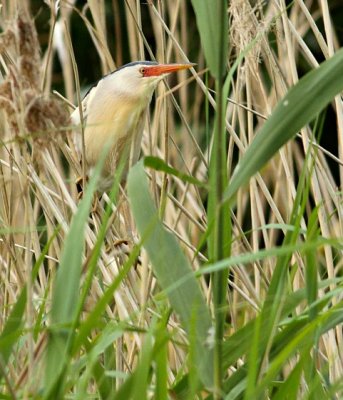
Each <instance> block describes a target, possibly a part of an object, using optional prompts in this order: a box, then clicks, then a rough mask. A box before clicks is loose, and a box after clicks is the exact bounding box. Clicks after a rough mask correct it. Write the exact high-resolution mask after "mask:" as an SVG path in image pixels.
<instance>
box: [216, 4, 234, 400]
mask: <svg viewBox="0 0 343 400" xmlns="http://www.w3.org/2000/svg"><path fill="white" fill-rule="evenodd" d="M218 7H219V9H218V13H219V16H220V17H221V18H220V19H219V20H220V24H221V25H220V38H222V41H221V43H220V51H219V60H218V72H217V79H216V105H217V109H216V126H215V138H214V144H213V145H214V148H213V150H214V152H215V157H214V160H215V165H214V171H215V179H214V184H215V202H214V211H215V212H214V216H215V220H214V249H213V250H214V258H215V260H216V261H218V260H222V259H223V258H225V257H227V256H228V255H229V252H230V214H229V210H228V206H227V205H223V204H222V198H223V192H224V188H225V186H226V184H227V151H226V147H227V146H226V130H225V109H226V100H225V98H224V96H223V86H224V76H225V61H226V60H225V59H224V58H225V54H226V49H224V46H225V44H226V41H225V40H224V37H225V36H224V35H227V34H228V32H225V27H226V26H227V25H226V24H225V20H224V19H225V18H227V9H226V8H227V2H226V1H225V0H222V1H220V2H219V5H218ZM212 279H213V280H212V282H213V300H214V310H215V348H214V384H215V393H214V398H215V399H217V400H219V399H221V398H222V381H223V360H222V358H223V355H222V344H223V336H224V326H225V315H226V307H225V305H226V291H227V281H228V271H227V270H222V271H217V272H214V273H213V276H212Z"/></svg>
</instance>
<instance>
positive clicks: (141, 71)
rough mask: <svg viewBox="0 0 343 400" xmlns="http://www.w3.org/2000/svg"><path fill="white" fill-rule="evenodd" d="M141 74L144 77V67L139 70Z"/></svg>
mask: <svg viewBox="0 0 343 400" xmlns="http://www.w3.org/2000/svg"><path fill="white" fill-rule="evenodd" d="M139 72H140V73H141V74H142V76H144V74H145V68H144V67H142V68H140V69H139Z"/></svg>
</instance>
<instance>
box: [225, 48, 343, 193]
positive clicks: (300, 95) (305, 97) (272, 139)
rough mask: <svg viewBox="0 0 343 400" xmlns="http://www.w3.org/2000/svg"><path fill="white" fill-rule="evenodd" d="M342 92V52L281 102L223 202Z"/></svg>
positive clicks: (245, 155) (246, 155)
mask: <svg viewBox="0 0 343 400" xmlns="http://www.w3.org/2000/svg"><path fill="white" fill-rule="evenodd" d="M342 90H343V49H341V50H339V51H338V52H337V53H336V54H335V55H334V56H333V57H332V58H330V59H329V60H327V61H325V62H323V63H322V64H321V65H320V67H319V68H317V69H315V70H313V71H311V72H309V73H308V74H306V75H305V76H304V77H303V78H302V79H300V81H299V82H298V83H297V84H296V85H295V86H293V87H292V88H291V89H290V90H289V91H288V93H287V94H286V96H285V97H284V98H283V99H282V100H281V101H280V102H279V104H278V105H277V106H276V108H275V110H274V111H273V113H272V115H271V116H270V117H269V118H268V120H267V121H266V123H265V124H264V125H263V127H262V129H261V130H260V131H259V133H258V134H257V135H256V137H255V139H254V140H253V142H252V143H251V145H250V146H249V148H248V149H247V151H246V153H245V154H244V156H243V157H242V159H241V161H240V162H239V164H238V166H237V168H236V170H235V171H234V174H233V176H232V179H231V181H230V183H229V185H228V187H227V188H226V190H225V193H224V200H231V199H232V197H233V196H234V195H235V193H236V192H237V190H238V189H239V188H240V187H241V186H242V185H244V184H245V183H246V182H247V181H248V180H249V178H250V177H251V176H253V175H254V174H255V173H257V172H258V171H259V170H260V168H261V167H263V165H264V164H265V163H266V162H267V161H269V160H270V159H271V158H272V157H273V155H274V154H275V153H276V152H277V151H278V150H279V149H280V148H281V147H282V146H283V145H284V144H285V143H286V142H287V141H288V140H289V139H291V138H292V137H293V136H295V134H296V133H297V132H298V131H299V130H300V129H301V128H302V127H303V126H305V125H306V124H307V123H309V122H310V121H312V120H313V119H314V118H315V117H316V115H317V114H318V113H319V112H320V111H322V110H323V108H324V107H325V106H326V105H327V104H328V103H329V102H330V101H331V100H332V99H333V98H334V96H336V95H337V94H338V93H340V92H341V91H342Z"/></svg>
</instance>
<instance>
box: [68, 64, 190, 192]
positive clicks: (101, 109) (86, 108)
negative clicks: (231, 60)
mask: <svg viewBox="0 0 343 400" xmlns="http://www.w3.org/2000/svg"><path fill="white" fill-rule="evenodd" d="M192 65H193V64H158V63H155V62H149V61H139V62H133V63H130V64H127V65H124V66H123V67H121V68H119V69H117V70H116V71H114V72H112V73H111V74H109V75H106V76H105V77H103V78H102V79H101V80H100V81H99V82H98V83H97V84H96V85H95V86H93V87H92V88H91V89H90V90H89V92H88V93H87V94H86V96H85V97H84V99H83V101H82V111H83V119H84V140H85V155H86V161H87V166H88V167H89V168H90V169H91V168H92V167H94V166H95V165H96V163H97V162H98V160H99V158H100V156H101V154H102V151H103V149H104V147H105V146H106V144H107V143H108V144H109V148H110V150H109V154H108V156H107V158H106V162H105V167H104V170H103V178H104V179H103V182H102V183H101V186H102V187H101V188H100V190H101V189H103V190H106V189H107V188H108V187H109V186H110V185H111V182H112V177H113V175H114V172H115V169H116V167H117V165H118V162H119V161H120V158H121V157H122V156H124V157H126V170H127V168H128V167H129V166H131V165H133V164H134V163H135V162H137V160H138V158H139V154H140V149H141V141H142V135H143V129H144V123H145V116H146V113H147V109H148V106H149V103H150V101H151V98H152V95H153V92H154V90H155V88H156V86H157V84H158V82H159V81H160V80H161V79H163V78H164V76H166V75H167V74H169V73H170V72H174V71H178V70H181V69H186V68H190V67H192ZM71 122H72V124H73V125H74V126H75V129H74V131H73V139H74V144H75V147H76V149H77V150H78V153H79V154H82V136H81V128H80V122H81V121H80V112H79V109H78V108H76V109H75V110H74V112H73V113H72V115H71Z"/></svg>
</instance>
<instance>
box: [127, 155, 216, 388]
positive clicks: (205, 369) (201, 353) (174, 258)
mask: <svg viewBox="0 0 343 400" xmlns="http://www.w3.org/2000/svg"><path fill="white" fill-rule="evenodd" d="M128 195H129V201H130V204H131V208H132V212H133V215H134V218H135V221H136V224H137V229H138V231H139V233H140V235H141V237H142V241H143V246H144V247H145V248H146V250H147V253H148V255H149V258H150V260H151V263H152V267H153V270H154V273H155V275H156V277H157V280H158V282H159V284H160V286H161V288H162V289H164V290H165V289H168V288H169V287H170V286H172V285H173V284H174V283H175V282H177V281H179V280H182V279H183V278H184V277H187V279H185V280H184V281H183V283H182V284H180V285H179V286H178V287H176V288H175V289H174V290H170V291H168V293H167V296H168V299H169V301H170V304H171V305H172V307H173V309H174V310H175V312H176V313H177V314H178V315H179V317H180V320H181V323H182V325H183V326H184V328H185V329H186V331H187V332H188V333H189V332H190V330H191V328H192V329H194V331H195V332H196V338H195V341H196V343H197V354H196V360H197V364H198V365H199V376H200V378H201V380H202V382H203V383H204V384H205V386H207V387H212V382H213V372H212V365H213V363H212V351H211V350H210V349H209V348H208V347H207V346H206V341H207V340H208V337H209V333H210V331H211V327H212V324H211V317H210V313H209V310H208V308H207V306H206V303H205V300H204V298H203V295H202V293H201V290H200V288H199V285H198V283H197V281H196V279H195V277H194V275H193V274H192V270H191V267H190V265H189V263H188V260H187V258H186V257H185V255H184V254H183V252H182V251H181V249H180V247H179V245H178V243H177V241H176V239H175V237H174V236H173V235H172V234H171V233H169V232H167V231H166V230H165V229H164V227H163V225H162V223H161V221H159V219H158V212H157V210H156V207H155V206H154V204H153V201H152V199H151V196H150V193H149V189H148V182H147V178H146V176H145V172H144V169H143V164H142V162H139V163H138V164H136V165H135V166H134V167H133V168H132V169H131V170H130V173H129V177H128ZM194 312H196V315H197V319H196V321H194ZM193 324H194V326H195V328H194V326H193Z"/></svg>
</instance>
